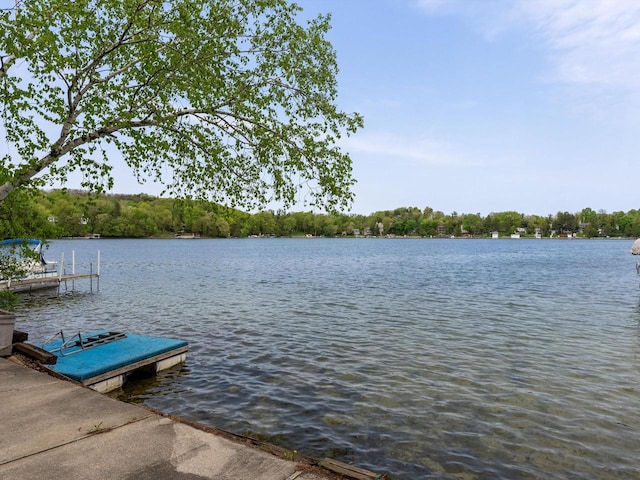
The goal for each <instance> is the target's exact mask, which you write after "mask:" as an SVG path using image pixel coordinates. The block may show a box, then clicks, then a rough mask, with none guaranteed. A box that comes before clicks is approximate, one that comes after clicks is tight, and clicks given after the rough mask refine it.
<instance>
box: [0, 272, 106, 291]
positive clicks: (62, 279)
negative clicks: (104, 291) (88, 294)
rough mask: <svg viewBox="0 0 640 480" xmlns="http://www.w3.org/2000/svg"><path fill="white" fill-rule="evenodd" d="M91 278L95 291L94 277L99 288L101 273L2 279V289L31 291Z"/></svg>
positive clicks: (0, 283)
mask: <svg viewBox="0 0 640 480" xmlns="http://www.w3.org/2000/svg"><path fill="white" fill-rule="evenodd" d="M86 279H89V280H91V290H92V291H93V279H96V281H97V288H98V289H99V287H100V280H99V279H100V274H99V273H69V274H63V275H58V274H53V275H42V276H38V277H32V278H14V279H11V280H2V281H0V290H10V291H12V292H16V293H20V292H31V291H34V290H42V289H45V288H58V289H60V287H61V286H63V285H64V286H65V287H67V288H68V284H69V283H72V282H74V281H76V280H86Z"/></svg>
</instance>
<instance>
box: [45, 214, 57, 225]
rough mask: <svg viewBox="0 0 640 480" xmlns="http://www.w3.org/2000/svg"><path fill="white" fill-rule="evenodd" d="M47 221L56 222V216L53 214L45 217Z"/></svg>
mask: <svg viewBox="0 0 640 480" xmlns="http://www.w3.org/2000/svg"><path fill="white" fill-rule="evenodd" d="M47 220H48V221H49V223H58V217H54V216H53V215H51V216H49V217H47Z"/></svg>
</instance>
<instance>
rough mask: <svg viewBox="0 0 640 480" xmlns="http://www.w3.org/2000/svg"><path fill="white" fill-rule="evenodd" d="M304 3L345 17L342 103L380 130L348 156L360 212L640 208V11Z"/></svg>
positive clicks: (119, 183) (619, 4) (339, 30)
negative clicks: (419, 209) (401, 209)
mask: <svg viewBox="0 0 640 480" xmlns="http://www.w3.org/2000/svg"><path fill="white" fill-rule="evenodd" d="M297 3H298V4H299V5H300V6H302V7H303V8H304V11H303V13H302V14H301V17H302V18H312V17H315V16H316V15H317V14H319V13H331V15H332V25H333V28H332V30H331V31H330V33H329V40H330V41H331V42H332V43H333V45H334V48H335V49H336V52H337V55H338V63H339V66H340V73H339V77H338V81H339V92H340V97H339V104H340V107H341V108H342V109H343V110H345V111H349V112H353V111H357V112H359V113H361V114H362V115H363V116H364V119H365V128H364V129H363V130H361V131H359V132H358V133H357V134H356V135H355V136H353V137H350V138H348V139H345V140H344V141H343V143H342V145H341V146H342V148H343V149H344V150H345V151H347V152H349V153H350V155H351V158H352V159H353V166H354V174H355V177H356V179H357V181H358V183H357V184H356V186H355V187H354V192H355V194H356V199H355V202H354V204H353V208H352V210H351V212H352V213H360V214H365V215H367V214H369V213H372V212H374V211H378V210H392V209H395V208H398V207H418V208H421V209H422V208H424V207H427V206H429V207H431V208H433V209H435V210H441V211H443V212H445V213H447V214H449V213H451V212H453V211H456V212H458V213H480V214H482V215H487V214H489V213H491V212H500V211H506V210H515V211H518V212H521V213H525V214H537V215H548V214H555V213H556V212H558V211H569V212H572V213H575V212H579V211H580V210H582V209H583V208H585V207H590V208H593V209H594V210H596V211H597V210H604V211H607V212H614V211H620V210H622V211H628V210H631V209H636V208H640V202H639V201H638V197H639V195H638V187H637V186H638V184H639V183H640V181H639V180H640V179H639V178H638V176H637V174H636V172H637V169H638V155H639V154H640V1H639V0H297ZM114 173H115V175H116V179H115V186H114V189H113V191H114V192H115V193H138V192H146V193H151V194H156V195H157V194H159V193H160V191H161V190H162V189H161V187H159V186H157V185H154V184H153V183H147V184H145V185H139V184H137V183H136V182H135V179H134V178H133V177H132V175H131V174H130V172H129V171H128V170H124V169H121V167H118V168H116V170H115V171H114ZM68 186H69V187H70V188H73V186H72V185H71V184H69V185H68ZM274 208H277V206H275V207H274ZM307 209H308V207H305V206H304V205H299V206H295V207H294V208H292V210H294V211H295V210H307Z"/></svg>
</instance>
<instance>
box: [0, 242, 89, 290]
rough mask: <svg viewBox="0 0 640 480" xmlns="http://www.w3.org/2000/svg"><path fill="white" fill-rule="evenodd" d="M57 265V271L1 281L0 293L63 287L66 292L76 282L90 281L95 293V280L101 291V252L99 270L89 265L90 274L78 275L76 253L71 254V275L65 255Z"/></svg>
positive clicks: (72, 287) (47, 271) (44, 270)
mask: <svg viewBox="0 0 640 480" xmlns="http://www.w3.org/2000/svg"><path fill="white" fill-rule="evenodd" d="M54 265H57V268H56V269H55V270H51V271H49V270H46V269H43V270H42V271H40V272H36V273H32V274H30V275H28V276H26V277H20V278H11V279H5V280H0V291H5V290H9V291H12V292H16V293H24V292H32V291H35V290H43V289H48V288H57V289H58V291H60V288H61V287H62V286H64V287H65V290H69V284H71V290H73V289H74V287H75V283H74V282H75V281H76V280H87V279H88V280H89V281H90V288H91V291H92V292H93V280H94V279H95V280H96V288H97V290H100V251H98V259H97V270H96V271H95V272H94V271H93V264H90V265H89V273H76V262H75V251H74V252H72V254H71V265H70V266H67V267H70V270H71V273H66V272H67V271H69V270H67V267H65V264H64V254H62V258H61V259H60V262H54Z"/></svg>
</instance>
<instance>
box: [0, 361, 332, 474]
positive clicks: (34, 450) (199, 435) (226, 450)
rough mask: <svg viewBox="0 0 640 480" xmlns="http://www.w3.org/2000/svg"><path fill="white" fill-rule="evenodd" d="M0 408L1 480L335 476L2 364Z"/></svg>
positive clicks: (13, 364)
mask: <svg viewBox="0 0 640 480" xmlns="http://www.w3.org/2000/svg"><path fill="white" fill-rule="evenodd" d="M0 405H1V406H2V408H1V409H0V412H1V415H2V418H1V419H0V478H11V479H38V480H41V479H43V478H46V479H47V480H55V479H64V480H74V479H87V478H96V479H132V480H133V479H143V480H144V479H149V480H151V479H154V480H155V479H217V480H294V479H295V480H326V479H330V478H336V476H335V475H333V474H332V473H331V472H329V471H326V473H325V471H318V470H312V469H310V468H309V467H308V465H306V464H303V463H299V462H294V461H290V460H287V459H285V458H280V457H277V456H275V455H273V454H271V453H268V452H265V451H263V450H260V449H258V448H255V447H254V446H251V445H247V444H245V443H241V442H238V441H233V440H230V439H228V438H224V437H223V436H220V435H216V434H212V433H207V432H205V431H203V430H201V429H198V428H195V427H193V426H190V425H187V424H185V423H182V422H179V421H175V420H172V419H169V418H166V417H164V416H162V415H159V414H155V413H153V412H151V411H149V410H147V409H145V408H143V407H140V406H137V405H131V404H127V403H124V402H120V401H118V400H115V399H112V398H110V397H107V396H104V395H102V394H100V393H97V392H94V391H93V390H90V389H88V388H84V387H81V386H78V385H75V384H74V383H71V382H67V381H64V380H59V379H57V378H54V377H52V376H50V375H47V374H46V373H42V372H38V371H35V370H33V369H31V368H28V367H25V366H23V365H18V364H16V363H13V362H11V361H9V360H7V359H4V358H0Z"/></svg>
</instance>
